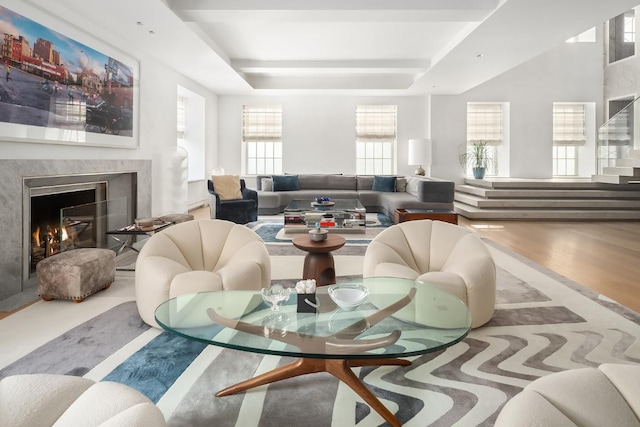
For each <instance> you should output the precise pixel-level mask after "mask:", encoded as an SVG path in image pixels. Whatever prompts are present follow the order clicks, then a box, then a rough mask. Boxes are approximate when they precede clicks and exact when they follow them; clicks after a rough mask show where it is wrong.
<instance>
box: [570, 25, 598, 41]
mask: <svg viewBox="0 0 640 427" xmlns="http://www.w3.org/2000/svg"><path fill="white" fill-rule="evenodd" d="M595 42H596V27H591V28H589V29H588V30H587V31H585V32H584V33H580V34H578V35H577V36H573V37H571V38H570V39H568V40H567V43H595Z"/></svg>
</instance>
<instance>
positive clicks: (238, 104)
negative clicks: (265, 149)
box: [214, 95, 429, 186]
mask: <svg viewBox="0 0 640 427" xmlns="http://www.w3.org/2000/svg"><path fill="white" fill-rule="evenodd" d="M245 104H279V105H282V112H283V119H282V126H283V131H282V133H283V135H282V138H283V172H285V173H344V174H355V170H356V160H355V126H356V122H355V120H356V119H355V111H356V106H357V105H359V104H387V105H397V106H398V140H397V141H398V144H397V146H398V152H397V167H398V170H397V172H398V173H399V174H411V173H412V172H413V171H414V170H415V166H410V165H407V157H408V153H407V150H408V140H409V139H411V138H427V137H428V136H429V125H428V122H429V99H428V97H424V96H417V97H414V96H412V97H355V96H329V95H316V96H309V95H305V96H302V95H301V96H283V97H271V96H219V98H218V109H219V129H218V140H219V144H220V145H219V151H218V158H217V159H216V160H215V162H214V163H215V164H216V165H217V166H222V167H224V169H225V172H226V173H233V174H242V173H244V171H243V170H242V165H241V163H242V143H241V141H242V106H243V105H245ZM251 184H253V183H252V182H251V181H250V180H247V185H250V186H252V185H251Z"/></svg>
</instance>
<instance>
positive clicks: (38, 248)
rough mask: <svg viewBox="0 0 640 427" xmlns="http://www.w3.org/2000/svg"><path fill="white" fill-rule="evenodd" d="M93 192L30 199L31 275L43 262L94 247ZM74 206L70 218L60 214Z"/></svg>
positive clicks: (39, 196)
mask: <svg viewBox="0 0 640 427" xmlns="http://www.w3.org/2000/svg"><path fill="white" fill-rule="evenodd" d="M94 202H96V190H95V189H89V190H76V191H68V192H63V193H54V194H46V195H38V196H32V197H31V217H30V224H31V226H30V230H31V234H30V235H31V262H30V265H31V272H35V267H36V264H37V263H38V262H40V261H41V260H42V259H44V258H46V257H48V256H51V255H54V254H56V253H58V252H61V251H64V250H67V249H71V248H76V247H95V242H96V230H95V227H93V224H94V223H95V218H96V214H97V213H96V205H95V203H94ZM71 207H73V209H72V210H71V211H73V217H70V218H65V217H62V216H61V212H62V213H64V212H66V211H68V210H69V209H68V208H71Z"/></svg>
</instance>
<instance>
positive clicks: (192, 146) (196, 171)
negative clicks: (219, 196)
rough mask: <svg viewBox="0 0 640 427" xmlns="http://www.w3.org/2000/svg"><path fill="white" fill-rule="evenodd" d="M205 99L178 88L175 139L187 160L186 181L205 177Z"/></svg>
mask: <svg viewBox="0 0 640 427" xmlns="http://www.w3.org/2000/svg"><path fill="white" fill-rule="evenodd" d="M204 110H205V99H204V97H203V96H201V95H198V94H197V93H195V92H192V91H190V90H188V89H186V88H184V87H181V86H178V90H177V103H176V114H177V123H176V139H177V141H176V142H177V144H178V147H181V148H182V149H184V151H185V152H186V153H187V158H188V162H187V163H188V165H187V169H188V180H189V181H198V180H202V179H204V177H205V158H206V156H205V137H204V134H205V113H204Z"/></svg>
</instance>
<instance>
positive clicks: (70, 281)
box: [36, 248, 116, 302]
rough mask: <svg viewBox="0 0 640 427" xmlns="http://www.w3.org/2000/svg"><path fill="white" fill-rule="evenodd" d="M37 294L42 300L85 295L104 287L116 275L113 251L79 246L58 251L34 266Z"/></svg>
mask: <svg viewBox="0 0 640 427" xmlns="http://www.w3.org/2000/svg"><path fill="white" fill-rule="evenodd" d="M36 273H37V275H38V294H39V295H40V297H41V298H42V299H43V300H45V301H51V300H52V299H71V300H73V301H74V302H81V301H82V300H84V299H85V298H86V297H88V296H89V295H91V294H94V293H96V292H98V291H101V290H103V289H107V288H108V287H109V286H110V285H111V284H112V283H113V281H114V279H115V276H116V254H115V252H113V251H112V250H109V249H98V248H83V249H74V250H71V251H67V252H61V253H58V254H55V255H53V256H51V257H48V258H45V259H43V260H42V261H40V262H39V263H38V264H37V265H36Z"/></svg>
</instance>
